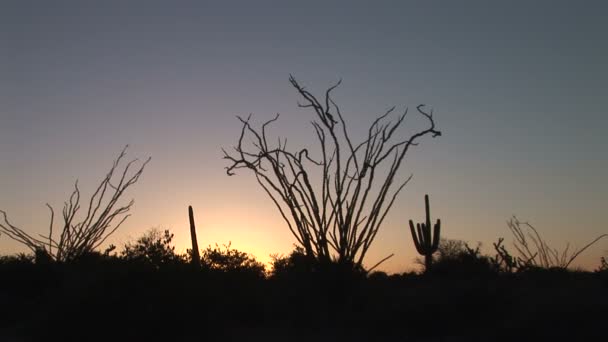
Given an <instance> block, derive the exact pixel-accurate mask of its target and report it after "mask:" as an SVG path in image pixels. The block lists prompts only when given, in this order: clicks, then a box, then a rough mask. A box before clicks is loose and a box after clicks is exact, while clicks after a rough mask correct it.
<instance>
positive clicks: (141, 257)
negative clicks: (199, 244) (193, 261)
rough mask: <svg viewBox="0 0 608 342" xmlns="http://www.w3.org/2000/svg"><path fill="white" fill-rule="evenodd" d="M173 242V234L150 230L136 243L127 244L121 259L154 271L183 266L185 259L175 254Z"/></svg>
mask: <svg viewBox="0 0 608 342" xmlns="http://www.w3.org/2000/svg"><path fill="white" fill-rule="evenodd" d="M172 240H173V234H171V232H169V230H165V231H163V232H162V233H161V231H160V230H158V229H150V230H148V231H147V232H146V233H144V235H143V236H142V237H140V238H139V239H137V241H136V242H135V243H128V244H126V245H125V247H124V250H123V251H122V252H121V257H122V258H123V259H124V260H126V261H127V262H131V263H135V264H140V265H143V266H146V267H151V268H154V269H160V268H164V267H170V266H176V265H178V264H183V263H184V262H185V259H184V257H183V256H180V255H177V254H176V253H175V247H174V246H172V245H171V241H172Z"/></svg>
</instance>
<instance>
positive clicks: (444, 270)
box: [430, 239, 497, 276]
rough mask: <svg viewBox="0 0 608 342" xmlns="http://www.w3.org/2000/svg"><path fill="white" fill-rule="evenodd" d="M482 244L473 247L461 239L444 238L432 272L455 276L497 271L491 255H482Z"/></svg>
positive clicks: (486, 273) (485, 273)
mask: <svg viewBox="0 0 608 342" xmlns="http://www.w3.org/2000/svg"><path fill="white" fill-rule="evenodd" d="M480 248H481V244H478V245H477V247H475V248H471V247H469V245H468V244H467V243H466V242H464V241H461V240H450V239H442V240H441V242H440V244H439V248H438V257H437V260H436V261H435V263H434V264H433V267H432V268H431V269H430V273H431V274H435V275H453V276H475V275H488V274H495V273H497V270H496V268H495V267H494V265H493V263H492V262H491V259H490V257H488V256H485V255H482V254H481V251H480Z"/></svg>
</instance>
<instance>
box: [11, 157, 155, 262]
mask: <svg viewBox="0 0 608 342" xmlns="http://www.w3.org/2000/svg"><path fill="white" fill-rule="evenodd" d="M127 147H128V146H126V147H125V148H124V149H123V150H122V152H121V153H120V155H119V156H118V158H116V160H114V163H113V164H112V167H111V168H110V170H109V171H108V173H107V174H106V176H105V177H104V178H103V180H102V181H101V183H100V184H99V186H98V187H97V189H96V190H95V192H94V193H93V195H92V196H91V198H90V199H89V200H88V201H87V202H88V205H87V208H86V209H85V211H84V212H85V215H84V218H83V219H82V220H81V221H80V222H77V221H76V215H77V214H78V212H79V210H80V208H81V207H80V190H79V188H78V181H76V183H75V185H74V191H73V192H72V194H71V195H70V198H69V199H68V201H67V202H65V204H64V206H63V224H62V225H63V227H61V233H60V235H59V239H58V240H57V238H56V236H54V235H53V224H54V218H55V212H54V210H53V207H51V206H50V205H49V204H48V203H47V207H48V208H49V210H50V211H51V219H50V224H49V233H48V235H47V236H44V235H42V234H40V236H39V237H33V236H31V235H30V234H28V233H27V232H25V231H24V230H22V229H21V228H18V227H16V226H15V225H13V224H11V223H10V222H9V221H8V218H7V214H6V212H4V211H2V210H0V213H1V214H2V216H3V218H4V222H3V223H2V222H0V231H1V232H3V233H5V234H6V235H7V236H8V237H10V238H11V239H13V240H15V241H17V242H20V243H21V244H23V245H25V246H26V247H27V248H29V249H30V250H31V251H32V252H33V253H34V254H35V255H36V260H37V261H39V262H44V261H45V260H46V261H71V260H75V259H78V258H79V257H81V256H82V255H85V254H87V253H90V252H92V251H94V250H95V249H97V248H98V247H99V246H100V245H101V244H103V243H104V242H105V241H106V239H107V238H108V237H109V236H110V235H112V234H113V233H114V232H115V231H116V230H117V229H118V228H119V227H120V225H121V224H122V223H123V222H124V221H125V220H126V219H127V218H128V217H129V216H130V215H129V214H127V212H129V210H130V209H131V206H132V205H133V203H134V201H133V200H131V201H130V202H129V203H128V204H126V205H123V206H119V205H118V202H119V200H120V199H121V197H122V195H123V194H124V192H125V191H126V190H127V189H128V188H129V187H130V186H131V185H133V184H135V183H136V182H137V181H138V180H139V177H140V176H141V174H142V173H143V171H144V168H145V166H146V165H147V164H148V162H149V161H150V158H148V159H147V160H146V161H145V162H144V163H142V165H141V167H140V168H139V169H138V170H137V171H136V172H134V173H133V174H132V175H129V169H130V168H131V166H132V165H133V164H134V163H135V162H136V161H137V159H135V160H131V161H130V162H128V163H127V165H126V166H125V168H124V169H123V170H122V171H121V172H118V173H119V174H120V175H119V176H118V177H116V178H117V179H113V178H114V174H115V172H116V171H118V170H117V168H118V166H119V164H120V162H121V161H122V159H123V158H124V156H125V155H126V150H127ZM115 220H119V221H118V223H117V224H113V221H115Z"/></svg>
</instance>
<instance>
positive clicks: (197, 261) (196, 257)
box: [188, 205, 201, 269]
mask: <svg viewBox="0 0 608 342" xmlns="http://www.w3.org/2000/svg"><path fill="white" fill-rule="evenodd" d="M188 216H189V217H190V238H191V239H192V266H193V267H194V268H196V269H199V268H200V267H201V256H200V254H199V252H198V242H197V241H196V226H195V225H194V210H192V206H191V205H190V206H188Z"/></svg>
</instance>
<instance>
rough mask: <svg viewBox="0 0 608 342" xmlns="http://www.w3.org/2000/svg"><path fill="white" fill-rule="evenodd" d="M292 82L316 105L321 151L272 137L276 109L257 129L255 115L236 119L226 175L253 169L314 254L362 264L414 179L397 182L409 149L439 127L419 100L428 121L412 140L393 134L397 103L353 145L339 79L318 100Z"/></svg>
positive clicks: (301, 242) (319, 258)
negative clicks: (237, 130)
mask: <svg viewBox="0 0 608 342" xmlns="http://www.w3.org/2000/svg"><path fill="white" fill-rule="evenodd" d="M289 81H290V82H291V85H292V86H293V87H294V88H295V89H296V90H297V91H298V93H299V94H300V95H301V96H302V97H303V98H304V100H305V103H304V104H299V106H300V107H302V108H310V109H312V111H313V112H314V115H315V116H316V119H317V120H313V121H312V126H313V128H314V130H315V133H316V137H317V140H318V142H319V144H320V155H319V156H312V155H311V153H310V152H309V150H308V149H307V148H303V149H300V150H296V151H293V152H290V151H288V150H287V147H286V140H284V141H281V139H279V141H278V144H277V145H273V144H271V143H269V139H268V137H267V134H266V128H267V127H268V126H269V125H270V124H271V123H273V122H274V121H276V120H277V119H278V117H279V116H278V114H277V116H275V118H274V119H271V120H269V121H266V122H265V123H264V124H263V125H262V126H261V128H260V129H256V128H253V127H252V125H251V123H250V118H251V116H250V117H248V118H247V119H243V118H240V117H239V120H240V121H241V123H242V125H243V126H242V129H241V134H240V136H239V139H238V144H237V145H236V146H235V147H234V154H231V153H228V152H226V151H224V158H226V159H228V160H229V161H230V162H231V164H230V165H229V166H228V167H227V173H228V175H234V172H235V171H236V170H237V169H241V168H247V169H250V170H251V171H253V173H254V174H255V176H256V179H257V181H258V183H259V184H260V186H261V187H262V188H263V189H264V190H265V191H266V193H267V194H268V196H270V198H271V199H272V201H273V202H274V204H275V205H276V206H277V208H278V210H279V212H280V213H281V216H282V217H283V219H284V220H285V222H286V223H287V225H288V227H289V229H290V231H291V233H292V234H293V235H294V237H295V238H296V240H297V242H298V244H299V245H300V246H301V247H302V248H303V249H304V251H305V253H306V255H307V256H308V257H309V258H311V259H312V260H315V261H316V262H318V263H319V264H328V263H330V262H332V261H335V262H337V263H339V264H341V265H344V266H347V267H350V266H352V267H353V268H358V269H360V268H362V265H363V260H364V258H365V255H366V253H367V251H368V250H369V248H370V246H371V244H372V242H373V241H374V239H375V237H376V235H377V233H378V230H379V229H380V226H381V225H382V222H383V221H384V218H385V217H386V215H387V213H388V211H389V210H390V208H391V206H392V205H393V203H394V201H395V199H396V197H397V195H398V194H399V192H400V191H401V189H403V187H404V186H405V185H406V184H407V182H408V181H409V180H410V179H411V176H410V177H409V178H407V179H406V180H405V181H404V182H402V183H401V184H399V185H397V186H396V189H395V188H394V187H393V185H394V183H395V181H396V176H397V171H398V170H399V168H400V166H401V165H402V162H403V160H404V157H405V155H406V153H407V152H408V151H409V148H410V147H411V146H415V145H416V144H417V140H418V139H419V138H422V137H423V136H425V135H432V136H433V137H436V136H439V135H441V132H440V131H438V130H436V129H435V121H434V119H433V114H432V111H431V112H430V113H428V112H426V111H425V110H424V105H419V106H418V107H417V110H418V113H419V114H420V115H421V116H422V117H423V118H424V119H425V120H427V121H428V127H427V128H426V129H424V130H421V131H418V132H417V133H415V134H413V135H411V136H410V137H409V138H402V139H399V138H394V136H395V132H396V131H397V129H398V128H399V127H400V126H401V124H402V123H403V122H404V119H405V116H406V114H407V110H406V111H405V112H404V113H403V114H402V115H400V116H399V117H398V118H397V119H396V120H395V121H394V122H391V121H388V120H387V117H388V116H389V114H391V113H392V112H393V110H394V107H393V108H391V109H389V110H388V111H386V113H384V114H383V115H381V116H379V117H378V118H377V119H375V120H374V121H373V122H372V124H371V126H370V127H369V130H368V132H367V137H366V138H365V139H364V140H363V141H362V142H359V143H354V142H353V140H352V139H351V137H350V135H349V133H348V130H347V128H346V122H345V120H344V117H343V115H342V112H341V111H340V108H339V107H338V105H337V104H336V103H335V102H334V101H333V99H332V97H331V92H332V91H333V90H334V89H335V88H336V87H337V86H338V85H339V84H340V82H338V83H337V84H336V85H334V86H333V87H330V88H329V89H328V90H327V91H326V92H325V96H324V99H322V100H319V99H317V98H316V97H315V96H314V95H312V94H311V93H310V92H309V91H307V90H306V89H305V88H304V87H302V86H301V85H300V84H299V83H298V82H297V81H296V80H295V78H293V77H292V76H290V78H289ZM273 140H274V139H273ZM249 141H252V143H251V144H250V145H248V142H249ZM317 177H319V179H317ZM349 265H350V266H349Z"/></svg>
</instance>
